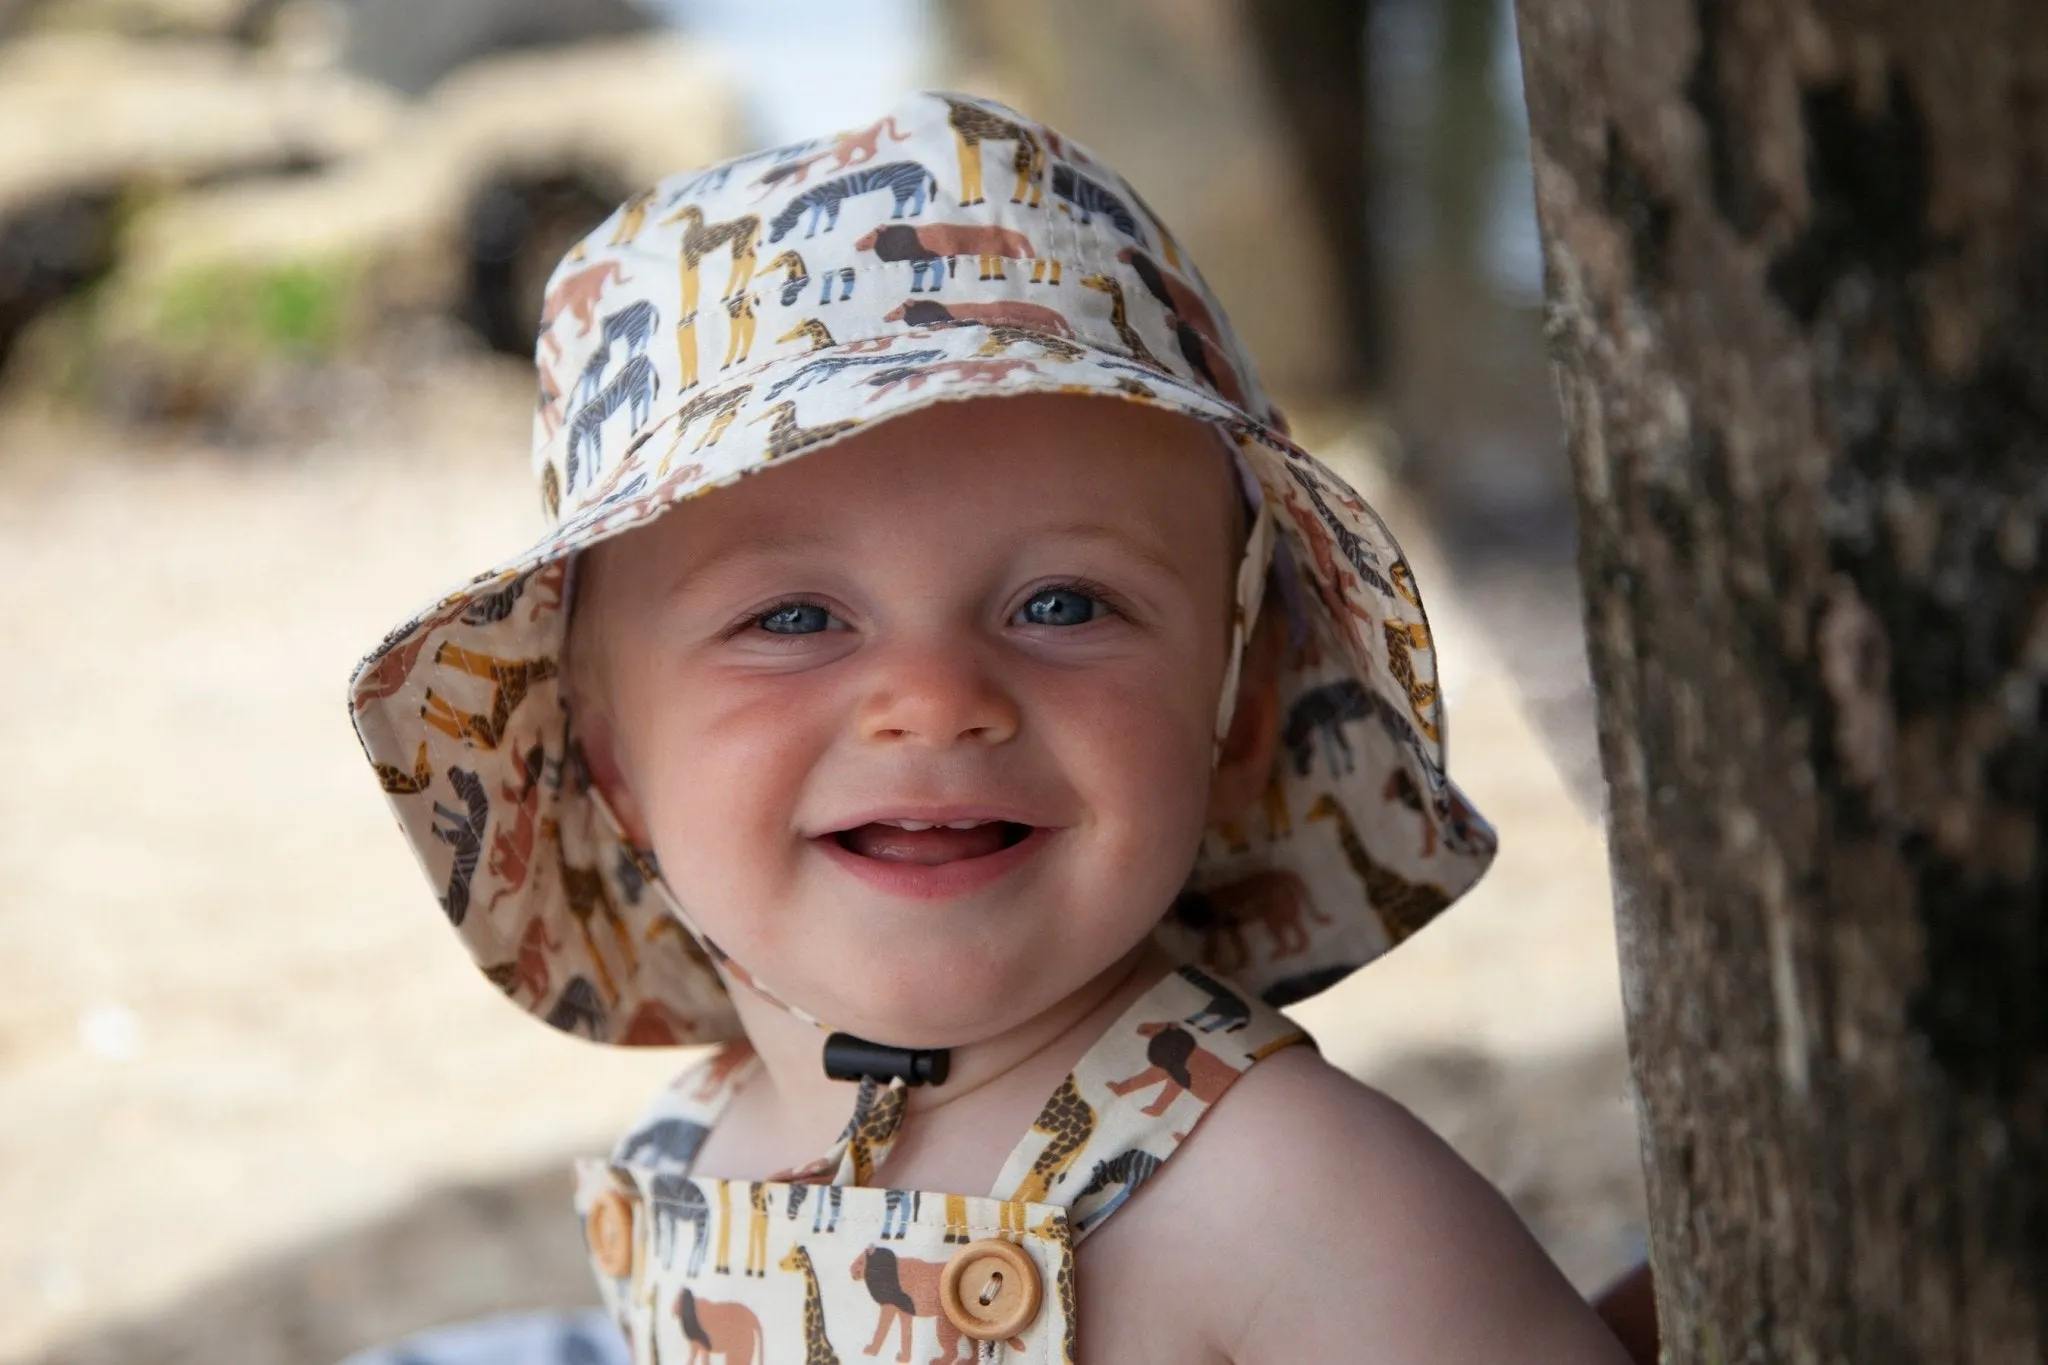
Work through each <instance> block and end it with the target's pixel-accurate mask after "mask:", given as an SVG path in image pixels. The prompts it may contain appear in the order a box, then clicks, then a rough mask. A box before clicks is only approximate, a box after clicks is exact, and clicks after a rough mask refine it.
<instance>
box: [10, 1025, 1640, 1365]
mask: <svg viewBox="0 0 2048 1365" xmlns="http://www.w3.org/2000/svg"><path fill="white" fill-rule="evenodd" d="M1368 1079H1369V1080H1371V1081H1372V1082H1373V1083H1374V1084H1375V1085H1378V1086H1379V1087H1381V1088H1382V1089H1384V1090H1385V1091H1387V1092H1388V1093H1389V1094H1391V1095H1393V1096H1394V1097H1396V1098H1397V1099H1399V1100H1401V1101H1402V1102H1403V1103H1405V1104H1407V1105H1408V1106H1409V1107H1410V1108H1411V1109H1413V1110H1415V1111H1416V1112H1417V1113H1418V1114H1420V1115H1422V1117H1423V1118H1424V1119H1426V1120H1427V1121H1428V1122H1429V1123H1430V1124H1431V1125H1432V1126H1434V1127H1435V1128H1436V1129H1437V1131H1439V1132H1441V1133H1443V1134H1444V1136H1445V1137H1447V1138H1448V1139H1449V1140H1450V1141H1451V1142H1452V1143H1453V1144H1454V1145H1455V1146H1457V1147H1458V1149H1459V1150H1460V1151H1461V1152H1463V1153H1464V1155H1465V1156H1466V1157H1467V1159H1468V1160H1470V1161H1472V1163H1473V1164H1474V1165H1475V1166H1477V1167H1478V1168H1479V1169H1480V1170H1481V1171H1483V1172H1484V1173H1485V1174H1486V1175H1487V1176H1488V1177H1489V1178H1490V1179H1492V1180H1493V1181H1494V1182H1495V1184H1496V1185H1498V1186H1499V1187H1500V1188H1501V1189H1502V1190H1503V1192H1504V1193H1506V1194H1507V1195H1508V1197H1509V1199H1510V1200H1511V1201H1512V1202H1513V1203H1514V1205H1515V1207H1516V1209H1517V1210H1518V1211H1519V1212H1520V1213H1521V1215H1522V1217H1523V1218H1524V1219H1525V1220H1527V1221H1528V1223H1529V1224H1530V1226H1531V1227H1532V1228H1534V1229H1535V1231H1536V1233H1537V1235H1538V1236H1539V1237H1541V1238H1542V1240H1543V1241H1544V1243H1545V1245H1546V1246H1548V1247H1549V1248H1550V1250H1551V1253H1552V1255H1553V1256H1556V1257H1557V1258H1558V1259H1559V1261H1560V1263H1561V1264H1563V1265H1564V1267H1565V1268H1566V1270H1567V1272H1568V1273H1570V1274H1571V1275H1572V1276H1573V1278H1574V1280H1575V1281H1576V1282H1578V1283H1579V1284H1580V1285H1581V1287H1582V1288H1586V1289H1589V1290H1590V1289H1591V1288H1592V1287H1593V1286H1595V1285H1596V1284H1598V1283H1600V1282H1603V1281H1604V1280H1605V1279H1607V1278H1608V1277H1609V1276H1610V1275H1611V1274H1613V1273H1614V1272H1615V1271H1616V1270H1618V1269H1619V1268H1620V1267H1621V1266H1622V1264H1623V1263H1624V1262H1625V1261H1627V1260H1629V1259H1632V1258H1633V1256H1634V1254H1635V1251H1634V1249H1635V1248H1636V1247H1638V1246H1639V1245H1640V1238H1641V1232H1640V1229H1641V1222H1642V1213H1641V1180H1640V1176H1639V1175H1638V1172H1637V1166H1636V1138H1635V1128H1634V1122H1633V1118H1632V1111H1631V1110H1630V1108H1629V1106H1628V1103H1627V1099H1626V1095H1625V1087H1626V1083H1627V1064H1626V1061H1625V1059H1624V1057H1623V1054H1622V1049H1621V1045H1620V1042H1619V1040H1614V1041H1612V1042H1611V1043H1604V1044H1602V1045H1601V1046H1598V1047H1595V1048H1590V1049H1588V1050H1586V1051H1584V1052H1582V1053H1579V1054H1576V1055H1572V1056H1568V1057H1562V1058H1558V1059H1555V1060H1551V1061H1544V1062H1533V1063H1516V1064H1514V1065H1512V1066H1508V1065H1504V1064H1502V1063H1500V1062H1497V1061H1494V1060H1492V1059H1490V1058H1487V1057H1484V1056H1480V1055H1478V1054H1475V1053H1470V1052H1459V1051H1449V1052H1440V1053H1430V1054H1422V1055H1415V1056H1409V1057H1404V1058H1399V1059H1396V1060H1395V1061H1393V1062H1392V1063H1390V1064H1388V1065H1385V1066H1380V1067H1375V1068H1372V1069H1371V1071H1370V1072H1369V1074H1368ZM568 1208H569V1176H568V1172H567V1162H566V1160H565V1161H564V1162H563V1163H562V1165H561V1166H560V1167H550V1168H548V1169H545V1170H540V1171H534V1172H531V1173H527V1174H522V1175H517V1176H513V1177H510V1178H507V1179H504V1180H499V1181H492V1182H485V1183H477V1184H462V1185H451V1186H445V1187H443V1188H440V1189H437V1190H434V1191H431V1192H429V1193H428V1194H426V1195H424V1196H423V1197H421V1198H420V1199H418V1200H416V1201H415V1202H413V1203H412V1204H410V1205H408V1206H406V1207H405V1208H403V1209H401V1210H399V1211H397V1212H395V1213H393V1214H392V1215H390V1216H388V1217H385V1218H382V1219H378V1220H375V1221H372V1222H368V1223H365V1224H362V1225H360V1226H358V1227H354V1228H350V1229H347V1230H344V1231H341V1232H338V1233H336V1234H335V1235H333V1236H331V1237H328V1238H325V1239H323V1240H320V1241H316V1242H313V1243H310V1244H307V1245H303V1246H299V1247H296V1248H290V1249H286V1250H282V1251H279V1252H278V1253H276V1254H275V1255H272V1256H270V1257H269V1258H267V1259H265V1260H262V1261H260V1262H256V1263H252V1264H251V1265H249V1266H248V1267H247V1268H245V1269H244V1270H242V1271H240V1272H238V1273H236V1274H233V1275H230V1276H226V1277H224V1278H222V1279H220V1280H217V1281H215V1282H213V1283H211V1284H208V1285H205V1286H203V1287H202V1288H200V1289H198V1290H197V1291H195V1292H194V1293H192V1294H190V1295H189V1296H187V1297H186V1298H184V1299H182V1300H180V1301H179V1302H177V1303H175V1304H172V1305H170V1306H169V1307H167V1308H165V1309H163V1310H162V1311H160V1312H156V1313H151V1314H146V1315H141V1316H138V1317H135V1318H132V1319H129V1320H126V1321H122V1322H118V1323H113V1324H109V1325H106V1326H104V1327H101V1328H100V1329H98V1330H95V1331H90V1332H87V1333H84V1334H81V1335H79V1336H76V1337H74V1338H72V1339H71V1340H69V1341H66V1342H64V1343H62V1344H61V1345H59V1346H58V1347H56V1348H55V1349H53V1350H51V1351H50V1352H48V1353H46V1354H45V1355H43V1356H40V1357H37V1358H35V1359H34V1360H33V1362H32V1365H145V1362H147V1365H188V1362H189V1365H329V1363H330V1362H333V1361H336V1360H339V1359H340V1358H341V1357H343V1356H346V1355H348V1354H349V1353H351V1352H353V1351H356V1350H360V1349H362V1348H364V1347H367V1346H371V1345H375V1344H377V1343H379V1342H384V1341H389V1340H392V1339H393V1338H396V1337H399V1336H402V1335H405V1334H406V1333H409V1332H413V1331H418V1330H420V1329H423V1328H427V1327H433V1326H437V1325H441V1324H445V1323H451V1322H458V1321H462V1320H464V1319H467V1318H473V1317H479V1316H483V1315H487V1314H491V1313H498V1312H506V1311H518V1310H526V1309H534V1308H561V1307H574V1306H578V1305H584V1304H594V1303H595V1302H596V1301H597V1296H596V1291H595V1288H594V1287H593V1285H592V1283H591V1281H590V1278H589V1272H588V1271H587V1269H586V1267H585V1264H584V1259H583V1248H582V1240H581V1237H580V1236H579V1234H578V1231H577V1228H576V1225H575V1223H574V1221H573V1219H572V1218H571V1217H570V1215H569V1214H568Z"/></svg>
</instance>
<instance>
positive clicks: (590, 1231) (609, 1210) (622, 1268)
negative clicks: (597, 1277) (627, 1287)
mask: <svg viewBox="0 0 2048 1365" xmlns="http://www.w3.org/2000/svg"><path fill="white" fill-rule="evenodd" d="M583 1239H584V1240H585V1241H586V1242H588V1243H589V1244H590V1259H591V1260H592V1261H593V1262H594V1263H595V1264H596V1265H597V1268H598V1270H599V1272H600V1273H602V1274H605V1275H609V1276H611V1277H612V1278H613V1279H615V1280H623V1279H625V1278H626V1277H627V1276H628V1275H631V1274H632V1273H633V1203H632V1201H631V1200H629V1199H627V1198H626V1196H625V1195H623V1194H620V1193H619V1192H618V1191H617V1190H606V1191H605V1192H604V1193H603V1194H600V1195H599V1196H598V1197H597V1202H595V1203H594V1204H592V1205H591V1206H590V1212H589V1213H587V1214H585V1215H584V1218H583Z"/></svg>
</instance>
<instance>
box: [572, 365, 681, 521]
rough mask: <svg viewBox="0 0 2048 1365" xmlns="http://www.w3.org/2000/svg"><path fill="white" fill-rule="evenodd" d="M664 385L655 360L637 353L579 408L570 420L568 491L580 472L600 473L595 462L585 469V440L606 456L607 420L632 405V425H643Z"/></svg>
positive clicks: (575, 482) (595, 450) (573, 490)
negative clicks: (605, 430)
mask: <svg viewBox="0 0 2048 1365" xmlns="http://www.w3.org/2000/svg"><path fill="white" fill-rule="evenodd" d="M660 389H661V376H660V375H658V374H656V373H655V370H654V362H653V361H651V360H649V359H648V358H647V357H646V356H644V355H636V356H634V357H633V358H632V359H631V360H628V361H627V362H626V363H625V364H624V365H622V366H620V368H619V373H618V376H617V377H616V378H615V379H613V380H612V382H611V383H609V384H607V385H605V386H604V387H603V388H602V389H600V390H599V391H598V393H597V396H596V397H594V398H592V399H591V400H590V401H589V402H588V403H585V404H584V405H583V406H582V407H580V408H578V409H577V410H576V416H575V417H574V418H573V419H571V421H570V423H569V450H568V455H567V457H566V459H565V463H566V465H567V473H568V476H569V477H568V485H569V490H568V491H569V492H571V493H574V492H575V491H576V485H577V482H578V476H579V475H582V474H586V473H587V474H588V476H589V477H592V478H594V477H595V476H596V473H597V469H596V465H595V463H594V462H593V464H592V466H591V468H590V469H589V470H587V471H586V470H584V469H583V467H582V463H581V460H580V459H579V452H580V451H581V450H582V448H583V443H584V442H585V441H588V442H590V444H591V447H592V449H593V451H594V452H595V453H596V455H597V456H598V458H600V459H602V458H603V456H604V424H605V421H606V420H607V419H608V418H610V417H611V415H612V414H613V413H615V412H617V411H618V410H619V409H620V408H623V407H627V406H628V405H630V406H631V410H632V418H631V421H632V425H633V426H635V427H638V426H640V425H641V424H642V423H643V422H645V421H646V420H647V419H648V418H649V417H650V416H652V415H653V413H654V396H655V394H656V393H658V392H659V391H660Z"/></svg>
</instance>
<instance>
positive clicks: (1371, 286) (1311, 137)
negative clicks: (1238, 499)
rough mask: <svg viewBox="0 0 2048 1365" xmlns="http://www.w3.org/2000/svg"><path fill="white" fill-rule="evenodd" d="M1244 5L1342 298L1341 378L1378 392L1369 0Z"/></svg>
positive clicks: (1379, 316) (1380, 315)
mask: <svg viewBox="0 0 2048 1365" xmlns="http://www.w3.org/2000/svg"><path fill="white" fill-rule="evenodd" d="M1240 8H1241V9H1242V11H1243V19H1242V22H1243V24H1244V26H1245V28H1246V30H1247V31H1248V32H1249V33H1250V34H1251V35H1252V37H1253V39H1254V40H1255V46H1256V47H1257V49H1258V52H1259V61H1260V66H1261V67H1262V69H1263V70H1264V72H1265V77H1266V81H1265V84H1266V89H1267V92H1268V97H1269V98H1270V99H1271V100H1272V101H1273V103H1274V106H1275V107H1276V109H1278V111H1279V113H1280V116H1281V118H1282V119H1283V120H1284V121H1285V123H1286V125H1287V129H1288V133H1289V139H1288V140H1289V141H1290V142H1291V143H1292V147H1291V151H1292V152H1293V154H1294V155H1295V156H1297V157H1299V158H1300V160H1301V165H1302V170H1303V172H1304V175H1303V179H1304V181H1305V182H1306V185H1307V189H1308V200H1309V204H1310V205H1311V207H1312V209H1313V212H1314V214H1315V219H1316V226H1317V228H1318V230H1319V231H1320V232H1321V234H1322V237H1323V242H1324V244H1325V246H1326V247H1327V248H1328V252H1329V258H1330V262H1331V266H1332V269H1333V271H1334V273H1335V275H1336V280H1335V285H1336V288H1337V292H1338V295H1339V297H1340V298H1341V299H1342V300H1343V307H1342V309H1341V310H1339V314H1338V317H1339V327H1340V328H1341V337H1340V341H1341V344H1342V355H1341V357H1340V359H1339V362H1338V364H1339V368H1338V371H1337V375H1336V379H1337V381H1338V383H1339V384H1340V385H1341V386H1342V387H1343V388H1345V389H1347V390H1349V391H1350V392H1352V393H1355V394H1370V393H1374V392H1375V391H1376V390H1377V389H1378V388H1379V387H1380V381H1381V380H1382V378H1383V377H1384V371H1385V366H1384V364H1383V357H1382V355H1381V349H1380V341H1381V329H1382V328H1383V327H1384V326H1385V322H1386V309H1385V307H1384V306H1383V305H1382V304H1381V301H1380V293H1379V272H1378V271H1377V270H1376V269H1375V268H1374V258H1375V255H1376V252H1375V251H1374V249H1373V212H1372V190H1373V186H1374V184H1375V182H1376V177H1375V176H1374V175H1373V173H1372V108H1371V101H1370V99H1369V94H1370V91H1371V82H1370V77H1369V75H1368V63H1369V61H1370V58H1371V51H1372V49H1371V44H1370V35H1371V29H1372V0H1240Z"/></svg>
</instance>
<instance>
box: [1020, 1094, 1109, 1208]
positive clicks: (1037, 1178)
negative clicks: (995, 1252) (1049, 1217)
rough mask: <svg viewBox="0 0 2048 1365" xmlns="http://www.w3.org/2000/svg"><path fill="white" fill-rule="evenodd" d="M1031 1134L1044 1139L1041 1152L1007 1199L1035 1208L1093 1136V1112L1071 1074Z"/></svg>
mask: <svg viewBox="0 0 2048 1365" xmlns="http://www.w3.org/2000/svg"><path fill="white" fill-rule="evenodd" d="M1031 1131H1032V1132H1034V1133H1044V1134H1045V1135H1046V1144H1045V1149H1044V1150H1043V1151H1041V1152H1040V1153H1039V1154H1038V1159H1037V1160H1036V1161H1034V1162H1032V1163H1031V1169H1030V1170H1029V1171H1028V1172H1026V1173H1025V1176H1024V1180H1023V1181H1022V1183H1020V1184H1019V1185H1018V1186H1017V1189H1016V1191H1015V1192H1014V1193H1013V1194H1011V1196H1010V1197H1011V1198H1012V1199H1015V1200H1019V1201H1021V1202H1023V1203H1027V1204H1037V1203H1042V1202H1044V1200H1045V1198H1046V1196H1047V1195H1048V1194H1050V1193H1051V1192H1052V1187H1053V1186H1054V1185H1055V1184H1057V1183H1058V1182H1059V1181H1061V1180H1064V1179H1065V1178H1066V1175H1067V1169H1068V1168H1069V1167H1071V1166H1072V1165H1073V1164H1074V1163H1075V1162H1076V1161H1078V1160H1079V1159H1080V1156H1081V1152H1082V1149H1083V1148H1085V1147H1086V1146H1087V1145H1088V1139H1089V1138H1090V1137H1092V1136H1094V1133H1095V1110H1094V1109H1093V1108H1092V1107H1091V1106H1090V1105H1089V1103H1088V1101H1087V1100H1085V1099H1083V1098H1081V1090H1080V1087H1079V1086H1077V1085H1076V1084H1075V1083H1074V1077H1073V1076H1072V1075H1071V1074H1069V1075H1068V1076H1067V1078H1066V1079H1065V1080H1064V1081H1061V1082H1060V1086H1059V1089H1057V1090H1055V1091H1053V1094H1052V1098H1051V1099H1049V1100H1047V1101H1046V1103H1045V1108H1044V1109H1042V1110H1041V1111H1039V1115H1038V1121H1037V1122H1035V1123H1033V1124H1032V1125H1031Z"/></svg>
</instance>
